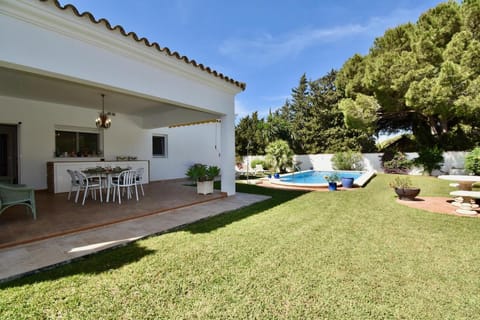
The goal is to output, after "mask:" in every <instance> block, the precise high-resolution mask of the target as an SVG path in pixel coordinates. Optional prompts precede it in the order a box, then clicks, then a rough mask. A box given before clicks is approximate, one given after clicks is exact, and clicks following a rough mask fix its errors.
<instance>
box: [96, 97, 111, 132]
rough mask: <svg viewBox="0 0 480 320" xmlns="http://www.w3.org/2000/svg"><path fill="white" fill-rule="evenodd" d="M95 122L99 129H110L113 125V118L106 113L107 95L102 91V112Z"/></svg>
mask: <svg viewBox="0 0 480 320" xmlns="http://www.w3.org/2000/svg"><path fill="white" fill-rule="evenodd" d="M95 124H96V125H97V128H99V129H108V128H110V126H111V125H112V120H111V119H110V118H109V117H108V114H107V113H105V95H104V94H103V93H102V112H100V113H99V114H98V118H97V119H96V120H95Z"/></svg>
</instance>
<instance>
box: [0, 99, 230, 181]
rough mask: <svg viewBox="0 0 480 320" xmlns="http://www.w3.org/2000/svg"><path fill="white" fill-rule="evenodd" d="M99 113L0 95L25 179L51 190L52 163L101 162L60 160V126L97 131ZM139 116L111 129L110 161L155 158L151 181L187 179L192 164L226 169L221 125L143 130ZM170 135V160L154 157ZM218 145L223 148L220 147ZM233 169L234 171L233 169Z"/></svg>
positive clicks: (118, 119)
mask: <svg viewBox="0 0 480 320" xmlns="http://www.w3.org/2000/svg"><path fill="white" fill-rule="evenodd" d="M97 115H98V111H95V110H92V109H85V108H77V107H72V106H65V105H59V104H53V103H47V102H39V101H33V100H26V99H18V98H12V97H3V96H0V124H18V123H19V122H21V125H20V127H19V128H20V129H19V137H18V144H19V171H20V172H19V179H20V183H24V184H27V185H30V186H32V187H34V188H35V189H46V188H47V182H46V175H47V169H46V163H47V161H68V160H71V161H82V160H85V161H92V160H99V159H100V158H90V157H88V158H82V157H79V158H55V157H54V151H55V125H63V126H72V127H75V126H76V127H83V128H95V122H94V121H95V118H96V117H97ZM138 122H139V118H137V117H133V116H126V115H122V114H118V113H117V115H116V116H115V117H112V126H111V128H109V129H108V130H105V140H104V143H105V145H104V158H105V160H115V159H116V156H123V155H130V156H137V157H138V159H139V160H150V180H151V181H156V180H164V179H176V178H185V171H186V170H187V168H188V166H189V165H191V164H192V163H196V162H201V163H205V164H209V165H217V166H220V156H219V154H220V150H219V149H220V146H219V145H220V124H214V123H213V124H203V125H196V126H188V127H178V128H171V129H169V128H159V129H152V130H151V129H142V128H141V127H140V126H139V125H138ZM153 133H161V134H167V135H168V138H167V143H168V145H167V148H168V149H167V152H168V154H167V157H166V158H153V157H152V134H153ZM215 146H217V149H215ZM232 170H233V169H232Z"/></svg>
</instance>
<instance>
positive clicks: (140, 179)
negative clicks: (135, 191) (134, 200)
mask: <svg viewBox="0 0 480 320" xmlns="http://www.w3.org/2000/svg"><path fill="white" fill-rule="evenodd" d="M135 171H136V173H137V175H136V177H135V183H136V184H137V185H138V186H140V189H141V190H142V196H145V192H144V191H143V173H144V171H145V168H138V169H137V170H135Z"/></svg>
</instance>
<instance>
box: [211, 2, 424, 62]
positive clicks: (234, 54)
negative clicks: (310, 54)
mask: <svg viewBox="0 0 480 320" xmlns="http://www.w3.org/2000/svg"><path fill="white" fill-rule="evenodd" d="M422 11H423V9H415V10H404V9H399V10H395V11H392V13H391V14H390V15H389V16H386V17H371V18H370V19H369V20H368V21H367V23H365V24H345V25H338V26H332V27H329V28H305V29H301V30H294V31H292V32H289V33H286V34H279V35H272V34H270V33H263V34H259V35H256V36H254V37H252V38H230V39H227V40H225V41H224V42H223V43H222V44H221V46H220V48H219V51H220V53H221V54H222V55H225V56H228V57H230V58H231V59H233V60H238V61H244V62H250V63H253V64H255V65H265V64H274V63H276V62H278V61H281V60H283V59H285V58H287V57H290V56H296V55H298V54H300V53H302V52H303V51H305V50H307V49H308V48H310V47H313V46H316V45H319V44H321V43H326V42H335V41H341V40H343V39H346V38H349V37H352V36H358V35H366V36H370V37H372V38H374V37H377V36H381V35H382V34H383V32H384V31H385V30H386V29H388V28H392V27H394V26H396V25H399V24H402V23H406V22H408V21H412V17H414V18H415V19H416V18H417V17H418V16H419V14H420V13H421V12H422ZM372 40H373V39H372Z"/></svg>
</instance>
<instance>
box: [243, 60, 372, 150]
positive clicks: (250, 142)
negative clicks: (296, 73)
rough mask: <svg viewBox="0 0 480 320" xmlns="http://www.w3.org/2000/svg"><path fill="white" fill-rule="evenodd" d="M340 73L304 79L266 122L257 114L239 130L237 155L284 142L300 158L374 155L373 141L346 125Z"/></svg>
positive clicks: (363, 133) (249, 117)
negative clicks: (330, 154)
mask: <svg viewBox="0 0 480 320" xmlns="http://www.w3.org/2000/svg"><path fill="white" fill-rule="evenodd" d="M336 75H337V72H336V71H335V70H331V71H330V72H328V73H327V74H326V75H325V76H323V77H321V78H320V79H318V80H313V81H312V80H308V79H307V76H306V74H303V75H302V76H301V77H300V80H299V83H298V86H297V87H295V88H293V89H292V93H291V98H290V99H288V100H287V101H286V102H285V104H284V105H283V106H282V107H281V108H280V109H278V110H276V111H275V112H273V113H272V112H271V113H270V114H269V115H268V116H267V118H266V119H259V118H258V113H257V112H254V113H253V114H252V115H251V116H250V115H248V116H246V117H244V118H242V119H241V120H240V121H239V123H238V125H237V126H236V151H237V154H239V155H246V154H247V146H248V147H249V148H248V153H249V154H265V147H266V146H267V145H268V143H269V142H272V141H275V140H278V139H280V140H284V141H286V142H287V143H288V145H289V146H290V147H291V148H292V150H293V151H294V152H295V153H296V154H310V153H322V152H336V151H344V150H358V151H365V152H367V151H373V150H374V149H375V145H374V139H373V137H372V136H371V135H370V134H368V133H365V132H363V131H362V130H359V129H355V128H348V127H347V126H346V125H345V122H344V119H343V114H342V112H341V110H340V109H339V106H338V102H339V101H340V99H341V97H342V96H341V95H340V94H339V92H338V91H337V89H336V86H335V80H336Z"/></svg>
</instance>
